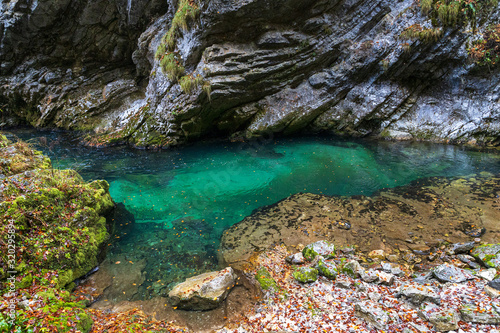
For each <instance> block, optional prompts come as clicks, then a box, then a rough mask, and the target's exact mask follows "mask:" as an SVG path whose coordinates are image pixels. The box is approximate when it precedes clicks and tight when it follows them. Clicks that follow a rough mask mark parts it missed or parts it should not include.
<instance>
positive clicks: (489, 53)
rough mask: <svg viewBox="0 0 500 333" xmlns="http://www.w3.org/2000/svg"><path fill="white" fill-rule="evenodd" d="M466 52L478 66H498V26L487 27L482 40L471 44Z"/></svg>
mask: <svg viewBox="0 0 500 333" xmlns="http://www.w3.org/2000/svg"><path fill="white" fill-rule="evenodd" d="M467 52H468V53H469V56H470V57H471V58H472V59H473V60H474V61H475V62H476V63H477V64H478V65H480V66H496V65H498V64H500V24H497V25H491V26H489V27H487V28H486V30H485V31H484V32H483V34H482V39H480V40H478V41H476V42H474V43H472V45H471V46H470V47H468V48H467Z"/></svg>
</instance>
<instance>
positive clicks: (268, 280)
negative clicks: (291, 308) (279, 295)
mask: <svg viewBox="0 0 500 333" xmlns="http://www.w3.org/2000/svg"><path fill="white" fill-rule="evenodd" d="M255 279H256V280H257V281H258V282H259V284H260V287H261V288H262V289H263V290H269V289H272V290H275V291H276V290H278V285H277V284H276V281H275V280H274V279H273V277H272V276H271V274H270V273H269V271H268V270H267V269H266V268H265V267H261V268H259V270H258V271H257V273H255Z"/></svg>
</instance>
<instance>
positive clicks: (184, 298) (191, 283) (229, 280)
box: [168, 267, 237, 310]
mask: <svg viewBox="0 0 500 333" xmlns="http://www.w3.org/2000/svg"><path fill="white" fill-rule="evenodd" d="M236 278H237V276H236V274H235V273H234V271H233V269H232V268H231V267H227V268H225V269H223V270H222V271H218V272H209V273H204V274H201V275H197V276H194V277H192V278H189V279H187V280H186V281H185V282H183V283H180V284H178V285H177V286H175V287H174V289H172V290H171V291H170V293H169V294H168V297H169V299H170V302H171V303H172V305H173V306H174V307H179V308H181V309H186V310H210V309H215V308H216V307H217V306H219V304H220V303H221V302H222V301H223V300H225V299H226V296H227V294H228V293H229V291H230V290H231V288H232V287H234V284H235V281H236Z"/></svg>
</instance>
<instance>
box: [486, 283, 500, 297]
mask: <svg viewBox="0 0 500 333" xmlns="http://www.w3.org/2000/svg"><path fill="white" fill-rule="evenodd" d="M484 292H485V293H486V295H488V296H490V297H491V298H498V297H500V290H497V289H495V288H491V287H490V286H484Z"/></svg>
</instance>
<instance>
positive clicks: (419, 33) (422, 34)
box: [399, 24, 443, 43]
mask: <svg viewBox="0 0 500 333" xmlns="http://www.w3.org/2000/svg"><path fill="white" fill-rule="evenodd" d="M442 36H443V29H441V28H431V29H424V28H422V26H420V24H414V25H412V26H410V27H408V28H406V29H405V30H403V32H402V33H401V34H400V35H399V37H400V38H402V39H418V40H420V41H422V42H424V43H433V42H437V41H438V40H439V39H440V38H441V37H442Z"/></svg>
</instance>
